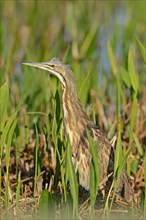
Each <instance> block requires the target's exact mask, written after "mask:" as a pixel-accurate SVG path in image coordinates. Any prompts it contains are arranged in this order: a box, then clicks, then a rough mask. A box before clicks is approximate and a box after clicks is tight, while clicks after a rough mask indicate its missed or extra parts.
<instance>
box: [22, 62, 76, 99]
mask: <svg viewBox="0 0 146 220" xmlns="http://www.w3.org/2000/svg"><path fill="white" fill-rule="evenodd" d="M22 64H24V65H27V66H32V67H37V68H40V69H43V70H46V71H48V72H49V73H50V74H53V75H55V76H56V77H57V78H58V79H59V80H60V82H61V84H62V86H63V88H65V89H69V91H70V93H71V94H70V95H72V94H73V93H75V92H76V85H75V81H74V78H73V74H72V71H71V69H70V68H69V66H68V65H65V64H63V63H62V62H61V61H60V60H59V59H58V58H53V59H51V60H50V61H48V62H31V63H22ZM74 95H75V94H74Z"/></svg>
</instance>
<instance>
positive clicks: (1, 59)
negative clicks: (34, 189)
mask: <svg viewBox="0 0 146 220" xmlns="http://www.w3.org/2000/svg"><path fill="white" fill-rule="evenodd" d="M145 11H146V2H145V1H144V0H139V1H138V0H137V1H134V0H133V1H132V0H123V1H120V0H118V1H116V0H115V1H112V0H110V1H109V0H107V1H105V0H104V1H102V0H100V1H97V0H95V1H93V0H88V1H87V0H74V1H67V0H64V1H59V0H58V1H55V0H53V1H50V0H48V1H47V0H46V1H44V0H39V1H37V0H30V1H29V0H17V1H16V0H1V1H0V12H1V13H0V16H1V23H0V86H2V85H3V84H4V82H6V81H8V82H9V94H10V96H9V97H10V100H9V106H8V115H9V116H10V115H12V113H14V112H15V111H16V110H19V115H18V123H17V122H16V123H17V125H16V129H15V131H13V132H14V134H12V137H13V138H12V146H14V148H15V149H16V150H17V149H19V150H20V151H23V150H25V147H27V146H28V144H29V137H31V138H32V136H33V134H35V135H36V136H35V135H34V136H33V138H34V139H35V140H36V143H37V138H38V133H39V134H40V133H41V134H42V133H43V134H45V136H46V143H45V146H47V144H48V142H49V141H50V140H51V141H52V140H53V141H52V142H55V141H56V140H57V138H58V136H59V135H58V133H59V132H60V137H61V138H62V137H63V135H61V134H62V133H61V132H62V130H61V129H62V127H61V126H62V125H60V124H61V123H62V121H61V120H60V118H59V120H58V121H57V120H56V121H55V119H54V118H55V117H53V116H54V115H55V113H56V115H57V114H58V112H59V114H61V110H60V108H61V107H60V106H61V105H60V101H61V96H60V91H61V88H60V87H61V86H60V83H59V82H58V80H57V79H56V78H55V77H52V76H51V77H50V76H49V75H48V74H47V73H46V72H45V71H41V70H39V69H35V68H31V67H26V66H23V65H22V63H23V62H33V61H38V62H41V61H42V62H43V61H49V60H50V59H52V58H53V57H58V58H59V59H60V60H62V61H63V62H64V63H66V64H69V65H70V67H71V69H72V70H73V72H74V77H75V80H76V83H77V88H78V95H79V98H80V100H81V102H82V104H83V106H84V107H85V109H86V111H87V114H88V115H89V116H90V117H91V119H92V120H94V121H95V122H96V123H97V124H98V125H99V126H100V127H101V128H103V129H104V130H106V134H107V135H108V138H110V139H111V138H112V137H113V136H114V135H115V134H116V132H117V131H118V132H119V133H120V135H121V139H122V141H123V142H122V144H121V145H122V146H123V151H124V153H125V152H126V150H127V149H128V147H129V148H131V143H132V144H133V143H134V144H133V146H134V147H133V149H132V151H131V152H130V156H129V160H128V162H127V171H128V174H130V173H132V174H135V175H136V173H138V171H139V165H140V166H141V164H142V162H141V161H143V160H141V158H143V157H144V149H145V143H146V140H145V133H144V125H145V110H144V103H145V95H146V87H145V83H146V77H145V72H146V68H145V65H144V62H145V61H144V62H143V58H142V54H141V51H140V46H139V45H138V43H137V40H136V39H139V40H140V42H141V43H142V44H143V45H146V30H145V23H146V14H145ZM109 41H110V43H111V44H110V45H111V48H112V49H113V51H114V60H115V63H114V64H115V65H114V66H116V68H117V70H118V71H117V73H118V74H117V76H115V75H114V74H113V69H112V68H111V66H110V62H109V55H108V49H107V48H108V45H109V44H108V42H109ZM129 50H130V51H132V52H131V53H129ZM128 54H130V55H131V54H132V55H131V56H130V55H129V56H128ZM129 57H130V58H131V59H130V58H129ZM129 60H130V61H129ZM129 66H130V67H132V68H130V67H129ZM133 66H134V67H135V68H134V67H133ZM130 70H132V71H133V73H134V74H135V75H134V77H133V80H132V75H131V79H129V78H128V77H129V76H130V73H129V72H130ZM128 74H129V75H128ZM131 74H132V72H131ZM117 79H118V80H119V81H118V80H117ZM135 79H138V80H137V81H138V82H137V83H135V81H136V80H135ZM116 80H117V81H116ZM130 80H131V81H130ZM133 84H134V85H135V84H136V85H138V86H137V91H136V92H135V91H134V86H133ZM118 86H119V87H118ZM56 91H57V92H56ZM3 103H4V102H3ZM57 108H58V109H57ZM0 110H1V109H0ZM120 113H121V114H120ZM56 115H55V116H56ZM59 117H61V115H59ZM120 117H121V118H120ZM1 118H4V117H3V116H2V117H1ZM56 118H57V117H56ZM116 120H117V121H118V122H119V121H120V120H121V121H120V123H121V124H120V123H117V121H116ZM54 121H55V122H54ZM5 122H6V120H5V118H4V123H3V124H5ZM52 124H53V125H52ZM119 124H120V126H121V127H120V126H119ZM36 128H37V129H38V133H37V132H36V131H37V129H36ZM60 128H61V129H60ZM31 129H33V132H32V130H31ZM5 130H6V129H5ZM58 131H59V132H58ZM134 132H135V133H134ZM133 134H134V135H135V136H134V135H133ZM2 135H4V133H3V134H2ZM57 135H58V136H57ZM52 137H53V138H52ZM60 137H59V138H60ZM6 141H7V140H6ZM47 141H48V142H47ZM61 141H62V139H61ZM61 141H60V142H61ZM10 143H11V142H10ZM56 143H58V142H57V141H56V142H55V144H56ZM55 144H54V145H55ZM65 144H66V143H64V145H65ZM34 145H35V144H34ZM4 146H5V145H4ZM4 146H3V147H4ZM36 146H37V144H36V145H35V147H36ZM55 147H56V145H55ZM57 147H58V146H57ZM9 150H10V149H9ZM43 150H44V151H45V149H43ZM43 150H42V151H43ZM60 151H61V150H60ZM2 153H3V152H2ZM7 153H8V152H7ZM20 156H21V155H19V157H20ZM39 159H40V160H41V158H39ZM118 159H119V158H118ZM118 159H117V160H118ZM145 161H146V156H145ZM39 163H40V164H41V165H42V162H40V161H39ZM39 163H38V164H39ZM145 164H146V163H145ZM17 165H18V164H17ZM7 167H9V164H8V166H7ZM40 167H41V166H40ZM39 171H40V170H39ZM38 173H39V172H38ZM7 174H8V168H7ZM143 175H144V172H143ZM145 176H146V175H145ZM142 180H144V178H143V179H142ZM139 190H141V188H139ZM142 193H143V195H144V191H142ZM7 200H8V199H7ZM144 200H145V207H146V199H145V196H143V201H144ZM145 216H146V214H145Z"/></svg>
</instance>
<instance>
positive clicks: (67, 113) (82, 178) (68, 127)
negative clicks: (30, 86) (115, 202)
mask: <svg viewBox="0 0 146 220" xmlns="http://www.w3.org/2000/svg"><path fill="white" fill-rule="evenodd" d="M23 64H24V65H27V66H31V67H37V68H39V69H42V70H46V71H47V72H48V73H50V74H52V75H55V76H56V77H57V78H58V79H59V81H60V82H61V86H62V113H63V114H62V117H63V127H64V131H65V135H66V136H69V139H70V144H71V147H72V162H73V166H74V168H75V171H76V172H78V175H79V184H80V185H81V186H82V187H83V188H84V189H86V190H88V191H89V190H90V166H91V160H92V154H91V149H90V146H89V140H88V137H87V131H88V132H89V134H90V136H91V138H92V140H93V142H94V143H96V142H98V155H97V158H98V163H99V170H100V177H99V178H100V180H99V181H100V183H103V185H104V187H105V185H106V184H107V183H108V181H109V179H111V175H112V176H113V173H114V149H113V147H112V145H111V143H110V141H109V140H108V139H107V137H106V136H105V134H103V132H102V131H101V130H100V129H99V127H98V126H97V125H96V124H95V123H94V122H93V121H92V120H91V119H90V118H89V116H88V115H87V113H86V112H85V110H84V108H83V106H82V104H81V102H80V100H79V98H78V93H77V88H76V83H75V80H74V76H73V72H72V70H71V69H70V67H69V65H66V64H64V63H62V62H61V61H60V60H59V59H58V58H56V57H55V58H53V59H51V60H50V61H49V62H25V63H23ZM109 176H110V178H108V177H109ZM123 191H124V193H123ZM117 194H119V195H121V196H122V195H123V198H124V199H125V201H127V202H130V201H131V200H132V199H133V189H132V187H131V185H130V178H129V176H128V174H127V172H126V170H125V169H123V170H122V172H121V175H120V178H119V183H118V187H117Z"/></svg>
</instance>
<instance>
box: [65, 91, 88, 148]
mask: <svg viewBox="0 0 146 220" xmlns="http://www.w3.org/2000/svg"><path fill="white" fill-rule="evenodd" d="M62 95H63V103H62V108H63V123H64V129H65V133H66V135H69V138H70V142H71V145H72V147H73V149H74V147H75V145H76V144H77V143H78V142H79V138H80V135H79V134H82V132H83V131H84V130H85V129H86V126H87V121H88V120H89V118H88V116H87V114H86V113H85V111H84V110H83V107H82V105H81V103H80V101H79V100H78V98H77V92H76V91H75V94H73V93H72V94H71V92H70V90H69V88H68V87H66V88H64V89H63V94H62Z"/></svg>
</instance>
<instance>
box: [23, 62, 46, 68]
mask: <svg viewBox="0 0 146 220" xmlns="http://www.w3.org/2000/svg"><path fill="white" fill-rule="evenodd" d="M22 64H23V65H26V66H33V67H38V68H42V67H43V66H44V64H45V63H43V62H42V63H41V62H31V63H22Z"/></svg>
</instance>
